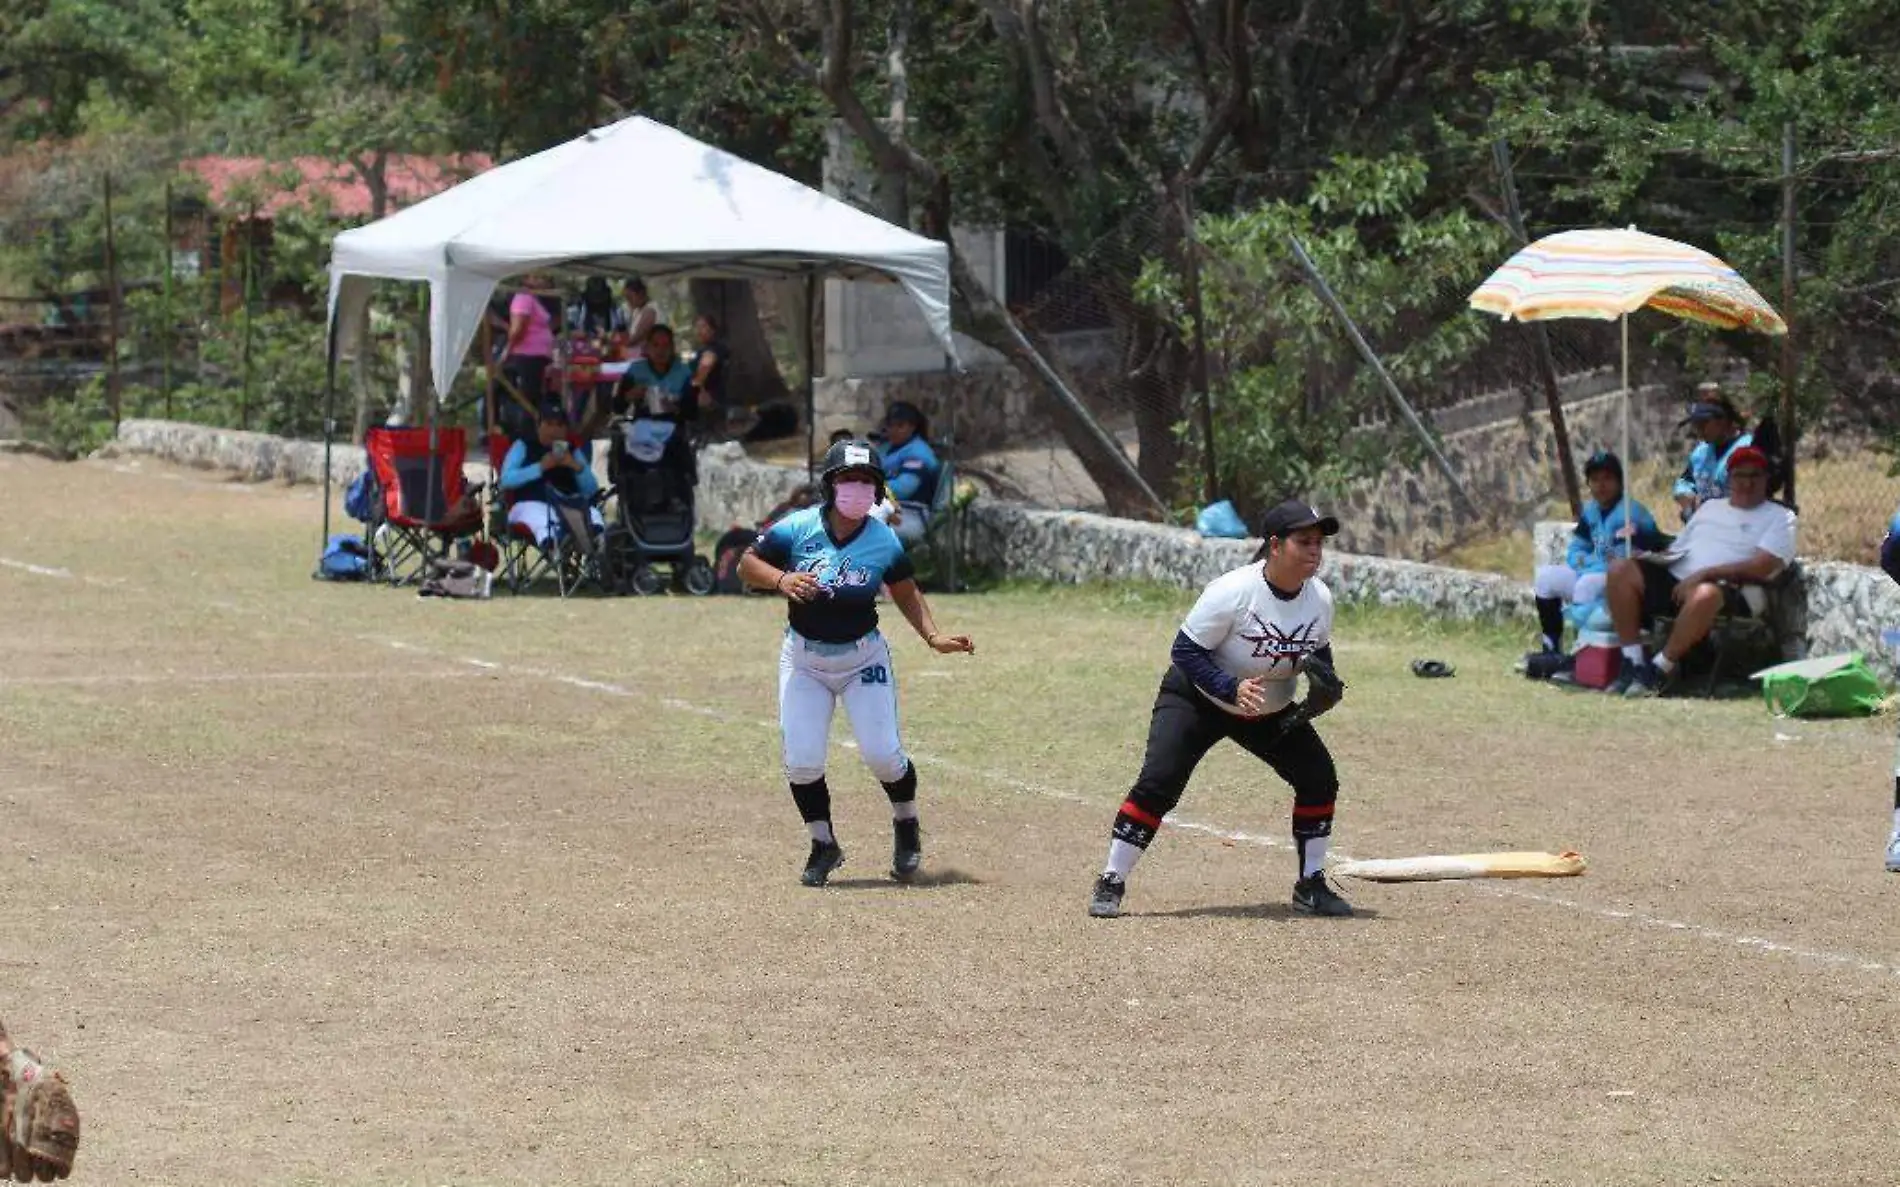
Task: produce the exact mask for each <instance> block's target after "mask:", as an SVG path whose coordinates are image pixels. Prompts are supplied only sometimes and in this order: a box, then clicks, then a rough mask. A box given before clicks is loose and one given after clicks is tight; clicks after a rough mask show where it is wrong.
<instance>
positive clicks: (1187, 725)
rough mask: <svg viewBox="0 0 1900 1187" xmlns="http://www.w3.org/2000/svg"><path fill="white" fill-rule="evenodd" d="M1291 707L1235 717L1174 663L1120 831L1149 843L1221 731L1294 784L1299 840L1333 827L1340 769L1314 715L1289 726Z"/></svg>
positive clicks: (1158, 697) (1134, 841) (1121, 836)
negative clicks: (1250, 715) (1337, 767)
mask: <svg viewBox="0 0 1900 1187" xmlns="http://www.w3.org/2000/svg"><path fill="white" fill-rule="evenodd" d="M1293 711H1294V709H1293V706H1291V705H1289V706H1287V707H1286V708H1285V709H1282V710H1281V711H1280V712H1278V713H1274V714H1271V715H1270V716H1267V717H1260V718H1246V717H1237V716H1235V715H1234V714H1232V713H1229V712H1227V711H1226V710H1225V709H1222V708H1220V707H1218V706H1217V705H1215V704H1214V703H1213V702H1212V701H1210V700H1208V699H1207V698H1206V697H1205V696H1203V695H1202V694H1201V692H1200V691H1199V690H1198V689H1196V688H1195V687H1194V685H1193V683H1192V682H1191V681H1189V680H1188V678H1187V677H1186V676H1185V675H1184V674H1182V672H1181V670H1180V669H1179V668H1176V667H1170V668H1169V669H1168V673H1167V675H1165V676H1163V677H1162V678H1161V690H1160V691H1159V692H1158V693H1156V694H1155V706H1154V714H1153V716H1152V717H1151V718H1150V719H1149V722H1148V751H1147V754H1146V755H1145V756H1144V757H1143V759H1142V762H1141V774H1140V775H1139V776H1137V777H1136V779H1135V786H1134V789H1133V790H1132V791H1130V792H1129V794H1128V799H1127V800H1126V801H1125V802H1124V803H1123V804H1122V807H1121V811H1120V812H1119V813H1117V814H1116V816H1115V837H1116V839H1118V840H1122V841H1126V842H1128V843H1129V844H1131V845H1137V846H1140V847H1141V848H1143V849H1145V848H1147V847H1148V842H1150V841H1152V840H1154V835H1155V832H1156V830H1158V829H1159V828H1160V827H1161V818H1162V817H1164V816H1166V815H1167V814H1168V813H1169V812H1171V811H1173V810H1174V806H1175V805H1176V804H1178V803H1180V802H1181V793H1182V791H1183V790H1185V789H1186V788H1187V783H1188V779H1189V777H1190V776H1192V775H1193V774H1194V768H1195V767H1196V766H1198V765H1200V761H1201V759H1202V758H1203V757H1205V756H1206V754H1207V752H1208V751H1209V750H1211V749H1213V748H1214V743H1216V742H1219V741H1220V740H1222V739H1223V738H1230V739H1232V740H1233V741H1234V742H1235V743H1236V744H1237V745H1239V746H1240V747H1241V748H1242V749H1244V750H1246V751H1247V752H1248V753H1250V754H1252V755H1253V756H1254V757H1256V758H1258V759H1260V760H1261V761H1262V762H1264V763H1266V764H1267V765H1268V766H1270V767H1272V768H1273V771H1274V773H1275V774H1277V775H1278V776H1280V778H1282V779H1284V780H1286V781H1287V783H1289V784H1290V785H1292V788H1293V837H1294V840H1295V842H1296V843H1297V842H1301V841H1305V840H1309V839H1311V838H1315V837H1324V836H1328V835H1330V834H1331V833H1332V830H1333V802H1334V801H1335V800H1336V799H1338V798H1339V776H1338V774H1337V773H1336V772H1335V771H1334V769H1333V756H1332V755H1331V754H1330V753H1329V752H1328V751H1327V749H1326V743H1325V742H1323V741H1321V740H1320V736H1319V731H1318V730H1316V729H1314V728H1313V725H1312V723H1311V722H1308V721H1301V722H1299V723H1298V724H1297V725H1294V726H1292V727H1291V728H1289V727H1288V726H1287V716H1288V715H1289V714H1291V713H1292V712H1293Z"/></svg>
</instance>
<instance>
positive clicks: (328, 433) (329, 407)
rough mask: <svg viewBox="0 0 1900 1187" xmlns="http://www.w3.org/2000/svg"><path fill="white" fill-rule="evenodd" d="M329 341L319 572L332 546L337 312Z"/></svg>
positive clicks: (325, 357)
mask: <svg viewBox="0 0 1900 1187" xmlns="http://www.w3.org/2000/svg"><path fill="white" fill-rule="evenodd" d="M326 337H327V338H328V339H329V341H328V342H327V343H326V346H325V349H324V352H323V353H324V363H323V537H322V540H321V541H320V542H319V543H318V545H317V565H318V569H317V572H318V573H319V574H320V573H321V572H322V571H323V569H322V565H323V550H324V549H325V548H328V547H329V546H330V443H331V442H332V441H334V440H335V439H336V349H337V343H336V311H335V310H332V311H331V313H330V332H329V334H328V335H326Z"/></svg>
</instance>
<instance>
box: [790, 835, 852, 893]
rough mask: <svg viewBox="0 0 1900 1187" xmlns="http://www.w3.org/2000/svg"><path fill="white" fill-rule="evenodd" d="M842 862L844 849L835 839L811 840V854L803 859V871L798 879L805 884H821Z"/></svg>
mask: <svg viewBox="0 0 1900 1187" xmlns="http://www.w3.org/2000/svg"><path fill="white" fill-rule="evenodd" d="M843 864H844V849H843V848H842V847H840V846H839V844H838V842H836V841H813V842H812V843H811V856H810V857H808V858H806V859H805V872H804V873H802V874H800V875H799V876H798V880H799V881H800V882H803V883H804V884H805V885H807V886H823V885H824V884H825V880H826V879H827V878H829V877H831V871H833V870H835V869H837V868H838V867H839V866H841V865H843Z"/></svg>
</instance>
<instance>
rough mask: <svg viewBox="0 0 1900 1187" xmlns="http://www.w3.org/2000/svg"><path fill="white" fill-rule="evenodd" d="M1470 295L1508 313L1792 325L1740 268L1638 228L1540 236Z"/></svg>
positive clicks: (1773, 327) (1766, 327) (1782, 329)
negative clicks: (1654, 315) (1653, 312)
mask: <svg viewBox="0 0 1900 1187" xmlns="http://www.w3.org/2000/svg"><path fill="white" fill-rule="evenodd" d="M1470 302H1471V307H1472V308H1473V309H1478V310H1482V311H1483V312H1485V313H1494V314H1496V315H1498V316H1499V317H1502V318H1505V319H1507V320H1509V319H1512V318H1515V319H1516V320H1518V321H1548V320H1551V319H1555V318H1566V317H1589V318H1597V319H1599V320H1602V321H1614V320H1616V319H1617V318H1619V317H1623V316H1624V315H1626V314H1630V313H1634V312H1636V311H1637V310H1638V309H1642V308H1645V307H1647V308H1650V309H1659V310H1661V311H1662V312H1664V313H1668V314H1673V315H1674V316H1676V317H1680V318H1684V319H1686V320H1688V321H1694V322H1701V323H1702V324H1704V325H1710V326H1714V327H1716V328H1717V329H1722V330H1735V329H1744V330H1754V331H1756V332H1757V333H1762V334H1785V333H1787V332H1788V325H1787V323H1786V322H1784V321H1782V320H1781V315H1780V314H1779V313H1776V312H1775V310H1774V307H1773V306H1771V305H1770V304H1768V302H1767V301H1764V300H1763V299H1762V296H1761V294H1760V293H1758V292H1756V291H1755V290H1754V289H1753V288H1751V287H1749V284H1748V282H1747V281H1746V280H1743V279H1742V277H1741V274H1740V273H1738V272H1736V271H1735V269H1733V268H1731V267H1729V266H1728V265H1727V264H1726V263H1724V262H1722V261H1721V260H1720V259H1718V258H1716V257H1715V256H1712V255H1710V254H1709V253H1708V252H1706V251H1703V250H1702V249H1700V248H1697V247H1691V246H1689V245H1688V244H1686V243H1678V242H1676V241H1675V240H1674V239H1664V238H1663V237H1662V236H1660V235H1650V234H1647V233H1645V232H1643V231H1638V230H1636V229H1634V228H1631V229H1628V230H1621V231H1618V230H1596V231H1564V232H1561V233H1560V234H1556V235H1551V236H1548V237H1547V238H1544V239H1539V240H1538V241H1537V242H1535V243H1533V244H1531V245H1530V246H1529V247H1526V248H1524V249H1523V250H1522V251H1520V252H1518V253H1517V254H1516V255H1514V256H1512V257H1511V258H1510V259H1509V260H1506V261H1505V263H1504V266H1503V267H1501V268H1499V269H1498V270H1497V271H1496V272H1493V273H1492V274H1491V276H1490V279H1488V280H1486V281H1485V282H1484V283H1483V284H1481V285H1479V286H1478V289H1477V291H1476V292H1474V293H1472V294H1471V298H1470Z"/></svg>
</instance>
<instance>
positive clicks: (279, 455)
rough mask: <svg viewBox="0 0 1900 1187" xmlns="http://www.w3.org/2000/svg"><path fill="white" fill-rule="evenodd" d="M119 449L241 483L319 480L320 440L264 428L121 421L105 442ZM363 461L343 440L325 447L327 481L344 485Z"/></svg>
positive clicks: (321, 469) (364, 463)
mask: <svg viewBox="0 0 1900 1187" xmlns="http://www.w3.org/2000/svg"><path fill="white" fill-rule="evenodd" d="M107 448H108V449H113V450H116V451H118V452H121V453H142V454H151V455H152V456H154V457H161V458H164V459H165V460H166V461H171V462H178V463H180V464H182V465H187V466H192V467H195V468H197V469H200V470H222V471H225V472H226V473H229V474H232V475H235V476H236V477H238V478H240V479H242V480H243V481H246V482H291V483H313V484H320V483H321V482H322V481H323V442H321V441H287V440H285V439H284V438H282V437H273V436H271V435H270V434H268V433H246V432H241V431H239V430H237V429H218V428H212V427H210V426H208V425H194V424H185V423H183V422H181V421H172V420H126V421H121V422H120V423H119V435H118V436H117V437H116V438H114V440H113V441H112V442H111V443H110V444H109V445H108V446H107ZM366 465H368V462H367V461H366V460H365V459H364V457H363V451H362V450H361V449H359V448H357V447H356V446H353V445H350V444H348V443H347V442H345V443H343V444H339V445H335V446H333V447H332V449H331V457H330V467H331V469H330V473H331V481H332V482H334V483H336V484H338V485H341V486H348V485H349V484H350V483H351V482H354V481H355V480H356V476H357V475H358V474H361V473H362V472H363V467H364V466H366Z"/></svg>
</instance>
